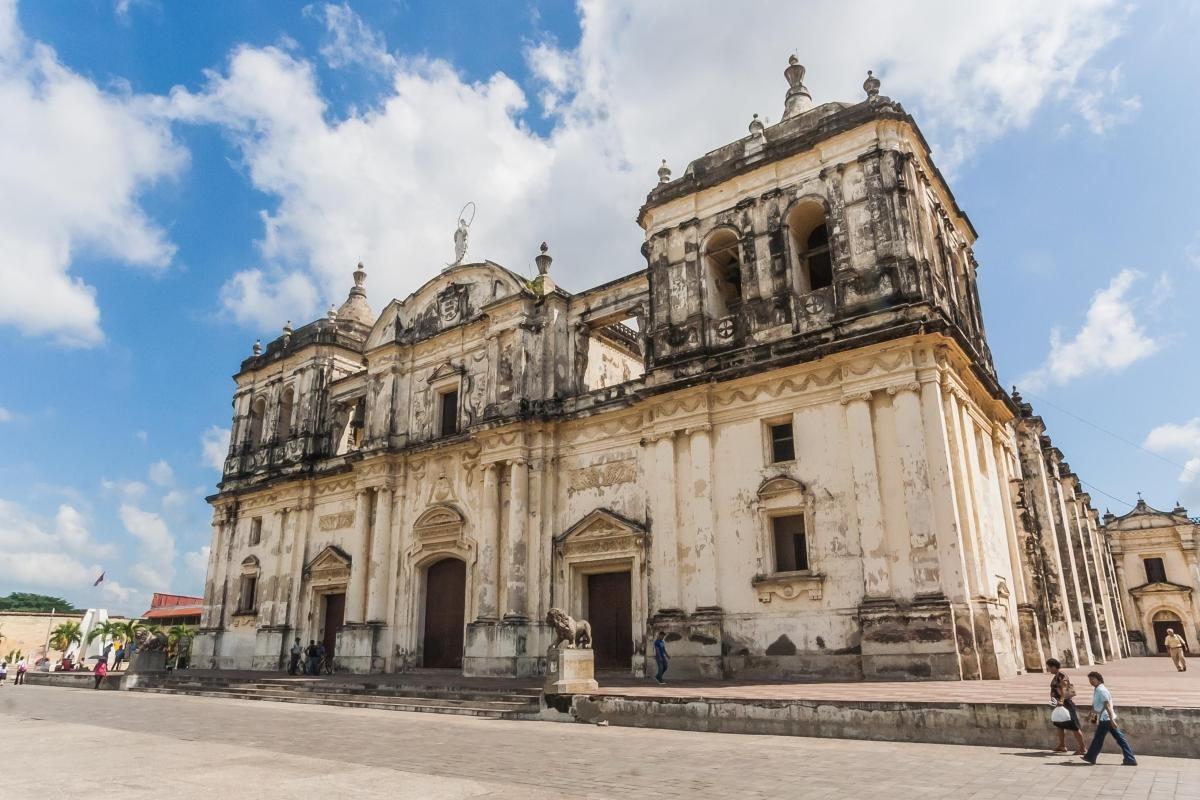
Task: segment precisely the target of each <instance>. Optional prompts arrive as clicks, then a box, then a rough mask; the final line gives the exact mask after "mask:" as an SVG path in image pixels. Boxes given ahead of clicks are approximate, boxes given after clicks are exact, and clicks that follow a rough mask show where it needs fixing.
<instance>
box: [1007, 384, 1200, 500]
mask: <svg viewBox="0 0 1200 800" xmlns="http://www.w3.org/2000/svg"><path fill="white" fill-rule="evenodd" d="M1021 394H1026V395H1029V396H1030V397H1033V398H1036V399H1037V401H1038V402H1039V403H1045V404H1046V405H1048V406H1050V407H1051V408H1053V409H1056V410H1058V411H1061V412H1062V413H1064V414H1066V415H1067V416H1069V417H1074V418H1075V419H1077V420H1079V421H1080V422H1082V423H1083V424H1084V425H1088V426H1090V427H1092V428H1095V429H1096V430H1098V431H1100V432H1101V433H1103V434H1105V435H1107V436H1111V437H1112V438H1114V439H1116V440H1117V441H1118V442H1121V443H1122V444H1127V445H1129V446H1130V447H1135V448H1137V449H1138V450H1141V451H1142V452H1143V453H1146V454H1147V455H1151V456H1154V457H1155V458H1157V459H1158V460H1159V461H1162V462H1164V463H1166V464H1170V465H1171V466H1172V467H1176V468H1178V469H1187V467H1185V466H1184V465H1183V464H1180V463H1178V462H1176V461H1172V460H1171V459H1169V458H1167V457H1165V456H1161V455H1159V454H1158V453H1156V452H1154V451H1153V450H1147V449H1146V448H1145V447H1142V446H1141V445H1140V444H1138V443H1136V442H1131V441H1129V440H1128V439H1126V438H1124V437H1122V436H1119V435H1117V434H1115V433H1113V432H1112V431H1110V430H1108V429H1107V428H1102V427H1100V426H1099V425H1097V424H1096V423H1094V422H1091V421H1090V420H1086V419H1084V418H1083V417H1081V416H1079V415H1078V414H1076V413H1075V412H1073V411H1068V410H1067V409H1065V408H1063V407H1062V406H1060V405H1056V404H1054V403H1052V402H1050V401H1049V400H1047V399H1046V398H1044V397H1042V396H1041V395H1037V394H1034V393H1033V392H1027V391H1024V390H1022V391H1021ZM1096 491H1100V490H1099V489H1097V490H1096ZM1101 494H1108V493H1107V492H1101ZM1108 496H1109V497H1112V495H1108ZM1113 499H1114V500H1115V499H1116V498H1115V497H1114V498H1113Z"/></svg>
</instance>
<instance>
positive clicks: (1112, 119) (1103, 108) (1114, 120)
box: [1075, 66, 1142, 136]
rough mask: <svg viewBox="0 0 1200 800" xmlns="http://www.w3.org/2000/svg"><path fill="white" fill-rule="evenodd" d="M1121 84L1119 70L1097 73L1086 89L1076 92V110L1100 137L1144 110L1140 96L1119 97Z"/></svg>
mask: <svg viewBox="0 0 1200 800" xmlns="http://www.w3.org/2000/svg"><path fill="white" fill-rule="evenodd" d="M1120 83H1121V68H1120V67H1119V66H1116V67H1113V68H1112V69H1111V70H1109V71H1108V72H1097V73H1095V74H1094V75H1093V76H1092V79H1091V81H1090V85H1089V86H1088V87H1087V88H1081V89H1079V90H1078V91H1077V92H1075V109H1076V110H1077V111H1078V112H1079V116H1081V117H1083V120H1084V122H1086V123H1087V125H1088V128H1090V129H1091V131H1092V133H1094V134H1096V135H1097V136H1103V135H1104V134H1106V133H1108V132H1109V131H1110V130H1112V129H1113V128H1114V127H1116V126H1117V125H1122V124H1124V123H1126V122H1129V121H1130V120H1132V119H1133V118H1134V117H1135V116H1137V113H1138V112H1139V111H1141V110H1142V101H1141V98H1139V97H1138V96H1137V95H1131V96H1129V97H1117V96H1116V95H1117V92H1118V91H1119V89H1120Z"/></svg>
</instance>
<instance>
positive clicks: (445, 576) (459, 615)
mask: <svg viewBox="0 0 1200 800" xmlns="http://www.w3.org/2000/svg"><path fill="white" fill-rule="evenodd" d="M466 598H467V565H466V564H465V563H463V562H462V561H459V560H458V559H457V558H444V559H442V560H441V561H437V562H434V563H433V564H430V565H429V568H428V569H427V570H426V571H425V639H424V647H423V649H422V653H423V656H424V657H423V659H422V663H423V664H424V665H425V666H426V667H452V668H455V669H458V668H461V667H462V659H463V624H464V622H465V620H466Z"/></svg>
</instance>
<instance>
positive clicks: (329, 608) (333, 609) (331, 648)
mask: <svg viewBox="0 0 1200 800" xmlns="http://www.w3.org/2000/svg"><path fill="white" fill-rule="evenodd" d="M345 622H346V595H344V594H327V595H325V630H323V631H322V632H321V641H322V642H323V643H324V644H325V652H326V653H328V654H329V656H330V657H331V658H332V657H333V656H334V655H335V654H336V653H337V635H338V631H340V630H341V629H342V625H343V624H345Z"/></svg>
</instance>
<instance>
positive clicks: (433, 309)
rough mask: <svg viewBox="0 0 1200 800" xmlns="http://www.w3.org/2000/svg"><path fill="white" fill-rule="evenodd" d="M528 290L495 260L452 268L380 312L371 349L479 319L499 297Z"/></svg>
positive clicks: (502, 297) (368, 339)
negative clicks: (485, 309) (484, 310)
mask: <svg viewBox="0 0 1200 800" xmlns="http://www.w3.org/2000/svg"><path fill="white" fill-rule="evenodd" d="M525 291H527V289H526V281H525V279H524V278H522V277H521V276H520V275H518V274H517V273H515V272H513V271H511V270H509V269H506V268H504V267H502V266H500V265H499V264H495V263H492V262H491V261H484V262H480V263H476V264H463V265H461V266H457V267H451V268H450V269H447V270H444V271H443V272H441V273H440V274H438V275H436V276H434V277H433V278H431V279H430V280H428V281H426V283H425V284H424V285H423V286H422V287H421V288H419V289H417V290H416V291H415V292H413V293H412V294H410V295H409V296H408V297H406V298H405V299H404V300H403V301H398V300H393V301H392V302H391V303H389V304H388V305H387V307H386V308H385V309H384V310H383V313H382V314H380V315H379V318H378V319H377V320H376V321H375V325H374V327H373V328H372V329H371V335H370V336H369V337H368V338H367V348H368V349H370V348H372V347H378V346H379V345H382V344H386V343H388V342H392V341H406V342H415V341H420V340H422V339H428V338H429V337H430V336H435V335H437V334H438V333H440V332H442V331H444V330H448V329H450V328H453V327H456V326H458V325H461V324H463V323H464V322H469V321H471V320H473V319H476V318H477V317H478V316H479V315H480V313H482V310H483V309H484V308H486V307H487V306H489V305H491V304H492V303H495V302H496V301H498V300H503V299H504V298H506V297H512V296H514V295H519V294H521V293H522V292H525Z"/></svg>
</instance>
